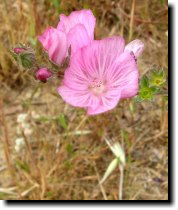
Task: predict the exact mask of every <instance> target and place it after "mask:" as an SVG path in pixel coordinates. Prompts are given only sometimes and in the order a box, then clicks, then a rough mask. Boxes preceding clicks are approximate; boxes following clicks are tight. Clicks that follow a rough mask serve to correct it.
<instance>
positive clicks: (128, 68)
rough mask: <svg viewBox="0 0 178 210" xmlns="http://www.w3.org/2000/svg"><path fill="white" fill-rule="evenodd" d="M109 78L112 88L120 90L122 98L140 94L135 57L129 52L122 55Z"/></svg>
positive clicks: (110, 72)
mask: <svg viewBox="0 0 178 210" xmlns="http://www.w3.org/2000/svg"><path fill="white" fill-rule="evenodd" d="M107 77H108V79H109V81H110V82H111V87H113V88H119V89H120V90H122V91H121V98H128V97H133V96H135V95H136V94H137V92H138V77H139V73H138V69H137V65H136V63H135V60H134V58H133V56H132V55H131V54H130V53H129V52H124V53H122V54H121V55H120V56H119V57H118V59H116V60H115V63H114V64H113V66H112V68H111V71H109V72H108V74H107Z"/></svg>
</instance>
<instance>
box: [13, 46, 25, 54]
mask: <svg viewBox="0 0 178 210" xmlns="http://www.w3.org/2000/svg"><path fill="white" fill-rule="evenodd" d="M24 51H26V48H23V47H15V48H14V53H16V54H19V53H22V52H24Z"/></svg>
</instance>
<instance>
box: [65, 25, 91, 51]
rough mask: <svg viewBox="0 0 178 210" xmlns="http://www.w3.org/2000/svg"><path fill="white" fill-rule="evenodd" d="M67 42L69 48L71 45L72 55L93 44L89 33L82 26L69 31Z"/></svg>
mask: <svg viewBox="0 0 178 210" xmlns="http://www.w3.org/2000/svg"><path fill="white" fill-rule="evenodd" d="M67 40H68V46H70V45H71V49H72V54H73V53H75V52H76V51H77V50H78V49H80V48H82V47H84V46H86V45H88V44H90V43H91V40H90V38H89V36H88V33H87V31H86V29H85V27H84V26H83V25H82V24H77V25H76V26H74V27H73V28H72V29H71V30H70V31H69V33H68V35H67Z"/></svg>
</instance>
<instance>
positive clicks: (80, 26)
mask: <svg viewBox="0 0 178 210" xmlns="http://www.w3.org/2000/svg"><path fill="white" fill-rule="evenodd" d="M95 22H96V20H95V17H94V16H93V14H92V12H91V11H90V10H81V11H75V12H72V13H71V14H70V15H69V16H65V15H64V14H62V15H61V16H60V21H59V23H58V26H57V29H55V28H52V27H49V28H47V29H46V31H45V32H44V33H43V34H42V35H41V36H39V37H38V40H39V41H40V42H41V44H42V45H43V47H44V48H45V50H46V51H47V53H48V55H49V58H50V59H51V60H52V61H53V62H54V63H56V64H58V65H61V64H62V63H63V61H64V59H65V58H66V57H67V55H68V53H67V51H68V48H69V47H70V46H71V50H72V52H71V53H72V54H73V53H75V52H76V51H77V50H78V49H79V48H81V47H83V46H86V45H88V44H90V43H91V42H92V41H93V39H94V28H95Z"/></svg>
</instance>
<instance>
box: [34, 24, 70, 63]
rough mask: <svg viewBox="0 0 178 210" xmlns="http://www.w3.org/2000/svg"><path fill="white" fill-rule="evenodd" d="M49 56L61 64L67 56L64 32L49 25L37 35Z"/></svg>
mask: <svg viewBox="0 0 178 210" xmlns="http://www.w3.org/2000/svg"><path fill="white" fill-rule="evenodd" d="M38 40H39V41H40V42H41V44H42V45H43V47H44V48H45V50H46V51H47V53H48V55H49V58H50V59H51V60H52V61H53V62H54V63H56V64H58V65H61V64H62V63H63V61H64V59H65V57H66V56H67V39H66V35H65V33H64V32H62V31H59V30H57V29H55V28H52V27H49V28H47V29H46V30H45V32H44V33H43V34H42V35H41V36H38Z"/></svg>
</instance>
